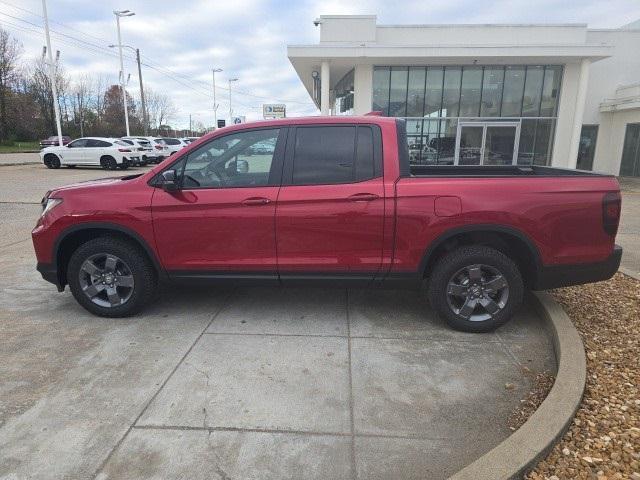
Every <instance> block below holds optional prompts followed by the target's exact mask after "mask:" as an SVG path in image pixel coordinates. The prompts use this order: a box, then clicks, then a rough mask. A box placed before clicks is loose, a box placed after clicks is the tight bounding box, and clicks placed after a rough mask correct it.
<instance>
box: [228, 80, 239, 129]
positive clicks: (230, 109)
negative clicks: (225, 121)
mask: <svg viewBox="0 0 640 480" xmlns="http://www.w3.org/2000/svg"><path fill="white" fill-rule="evenodd" d="M237 81H238V79H237V78H230V79H229V125H231V124H232V123H233V109H232V108H231V82H237Z"/></svg>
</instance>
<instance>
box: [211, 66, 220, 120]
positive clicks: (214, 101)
mask: <svg viewBox="0 0 640 480" xmlns="http://www.w3.org/2000/svg"><path fill="white" fill-rule="evenodd" d="M221 71H222V69H221V68H214V69H212V70H211V77H212V80H213V129H214V130H215V129H216V128H218V104H217V103H216V73H218V72H221Z"/></svg>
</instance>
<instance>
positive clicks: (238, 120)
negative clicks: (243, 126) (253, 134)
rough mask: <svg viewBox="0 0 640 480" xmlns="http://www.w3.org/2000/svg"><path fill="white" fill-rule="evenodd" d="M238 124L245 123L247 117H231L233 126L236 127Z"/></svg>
mask: <svg viewBox="0 0 640 480" xmlns="http://www.w3.org/2000/svg"><path fill="white" fill-rule="evenodd" d="M239 123H247V117H245V116H244V115H240V116H238V117H233V124H234V125H238V124H239Z"/></svg>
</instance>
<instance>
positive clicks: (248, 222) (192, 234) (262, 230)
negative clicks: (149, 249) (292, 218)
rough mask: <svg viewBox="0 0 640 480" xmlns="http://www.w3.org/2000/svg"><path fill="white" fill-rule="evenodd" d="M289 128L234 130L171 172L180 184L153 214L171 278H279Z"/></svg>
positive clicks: (161, 197) (156, 203) (158, 197)
mask: <svg viewBox="0 0 640 480" xmlns="http://www.w3.org/2000/svg"><path fill="white" fill-rule="evenodd" d="M286 130H287V129H286V128H279V127H269V128H256V129H251V130H247V129H243V130H239V131H236V132H230V133H229V134H227V135H223V136H221V137H217V138H215V139H213V140H211V141H210V142H208V143H205V144H204V145H202V146H200V147H199V148H198V149H196V150H194V151H192V152H190V153H189V154H188V155H186V156H182V158H181V159H180V160H178V161H176V162H174V164H173V165H172V166H170V167H168V168H167V169H166V170H168V169H174V170H176V175H177V177H178V178H179V182H180V189H179V190H178V191H175V192H166V191H164V190H162V189H156V190H155V192H154V195H153V202H152V215H153V227H154V232H155V238H156V244H157V247H158V251H159V253H160V257H161V260H162V263H163V264H164V265H165V267H166V269H167V270H168V271H169V275H170V276H172V277H175V278H193V277H197V278H208V279H212V280H214V279H221V280H226V279H228V280H247V281H251V280H253V279H261V280H263V281H264V280H273V281H274V282H276V283H277V262H276V243H275V241H276V240H275V210H276V207H275V205H276V200H277V197H278V190H279V189H280V178H281V175H282V161H283V156H284V145H285V142H286Z"/></svg>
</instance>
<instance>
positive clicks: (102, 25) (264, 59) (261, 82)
mask: <svg viewBox="0 0 640 480" xmlns="http://www.w3.org/2000/svg"><path fill="white" fill-rule="evenodd" d="M47 5H48V9H49V18H50V27H51V29H52V43H53V49H54V50H60V51H61V62H62V63H63V64H64V67H65V69H66V71H67V72H68V73H69V74H70V75H71V76H74V75H77V74H80V73H84V72H90V73H92V74H95V75H103V76H104V77H105V78H106V79H107V80H108V81H110V82H112V83H117V81H118V70H119V65H118V59H117V56H116V55H115V54H116V52H115V51H113V50H110V49H108V48H106V47H107V45H109V44H112V43H117V34H116V25H115V18H114V15H113V13H112V11H113V10H114V9H119V10H123V9H129V10H132V11H134V12H135V13H136V15H135V16H133V17H129V18H124V19H122V22H121V25H122V37H123V43H125V44H128V45H132V46H134V47H138V48H140V51H141V52H142V55H143V62H144V63H145V64H146V65H143V67H142V68H143V77H144V81H145V84H148V85H149V86H150V87H151V88H153V89H154V90H156V91H162V92H165V93H167V94H169V95H170V96H171V98H172V99H173V101H174V103H175V105H176V107H177V108H178V110H179V113H178V115H177V116H176V118H174V119H172V120H173V121H172V122H171V124H172V125H173V126H176V127H185V126H188V122H189V114H192V116H193V119H194V121H195V120H199V121H202V122H203V123H204V124H205V125H211V124H213V112H212V104H213V100H212V92H211V90H212V89H211V68H212V67H214V66H215V67H218V68H222V69H223V70H224V71H223V72H222V73H219V74H217V76H216V84H217V85H218V90H217V94H218V95H217V97H218V98H217V99H218V103H220V109H219V116H221V117H224V116H227V115H228V113H227V112H228V109H229V104H228V90H227V85H228V84H227V80H228V79H229V78H231V77H237V78H239V81H238V82H236V83H235V84H234V86H233V89H234V92H233V94H232V95H233V98H232V101H233V107H234V112H235V114H238V115H246V116H247V118H250V119H256V118H260V117H261V114H262V107H261V106H262V103H269V102H284V103H286V104H287V110H288V115H291V116H293V115H309V114H317V110H316V108H315V106H314V105H313V103H312V102H311V99H310V98H309V96H308V94H307V92H306V90H305V89H304V87H303V86H302V84H301V82H300V81H299V80H298V77H297V75H296V74H295V72H294V70H293V67H292V66H291V64H290V63H289V60H288V59H287V55H286V46H287V45H288V44H313V43H317V42H318V36H319V31H318V29H317V28H316V27H314V26H313V20H314V19H315V18H316V17H318V16H319V15H321V14H323V15H331V14H376V15H377V16H378V23H381V24H385V23H386V24H402V23H411V24H417V23H587V24H588V25H589V26H590V27H597V28H615V27H618V26H621V25H624V24H626V23H630V22H632V21H634V20H637V19H639V18H640V0H608V1H605V0H582V1H576V0H498V1H488V0H431V1H428V0H405V1H402V0H400V1H389V0H348V1H344V0H343V1H339V0H292V1H284V0H225V1H220V0H182V1H166V0H155V1H154V0H114V1H110V0H85V1H81V0H76V1H74V0H47ZM41 15H42V3H41V0H7V1H4V0H0V25H2V26H3V28H6V29H7V30H9V31H10V32H11V33H12V34H13V35H15V36H16V37H17V38H18V39H19V40H20V41H21V42H22V44H23V46H24V59H25V61H29V60H30V59H32V58H35V57H38V56H40V55H41V52H42V45H43V44H44V34H43V30H42V27H41V26H42V24H43V23H42V22H43V19H42V16H41ZM34 24H35V25H34ZM125 70H126V72H127V73H131V83H130V84H129V90H130V92H131V93H132V94H133V95H138V93H139V92H138V88H137V85H138V79H137V70H136V66H135V62H134V60H133V56H132V55H131V54H129V53H127V59H126V63H125ZM235 90H237V91H235Z"/></svg>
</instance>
